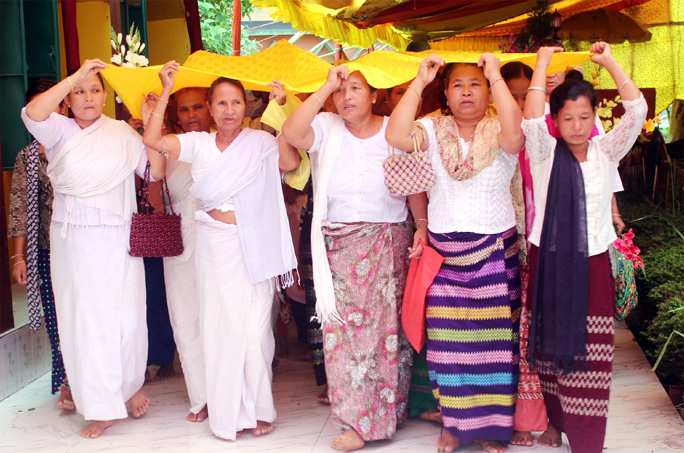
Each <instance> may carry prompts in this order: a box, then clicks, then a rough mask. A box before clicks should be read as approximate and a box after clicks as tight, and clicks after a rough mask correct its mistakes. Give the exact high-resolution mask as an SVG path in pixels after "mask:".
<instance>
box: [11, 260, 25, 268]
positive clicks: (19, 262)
mask: <svg viewBox="0 0 684 453" xmlns="http://www.w3.org/2000/svg"><path fill="white" fill-rule="evenodd" d="M25 262H26V261H17V262H16V263H14V264H13V265H12V267H14V266H16V265H17V264H21V263H25Z"/></svg>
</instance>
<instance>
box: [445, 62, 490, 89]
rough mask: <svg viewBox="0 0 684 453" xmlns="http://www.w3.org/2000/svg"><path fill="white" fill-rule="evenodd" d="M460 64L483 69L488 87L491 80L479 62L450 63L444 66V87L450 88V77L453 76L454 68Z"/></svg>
mask: <svg viewBox="0 0 684 453" xmlns="http://www.w3.org/2000/svg"><path fill="white" fill-rule="evenodd" d="M459 66H472V67H473V68H477V69H479V70H480V71H482V76H483V77H484V79H485V81H486V82H487V87H489V80H488V79H487V77H485V76H484V70H483V69H482V68H481V67H479V66H478V65H477V63H449V64H447V65H446V67H445V68H444V88H447V89H448V88H449V77H451V73H452V72H454V69H456V68H457V67H459Z"/></svg>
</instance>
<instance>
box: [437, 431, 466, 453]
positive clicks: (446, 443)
mask: <svg viewBox="0 0 684 453" xmlns="http://www.w3.org/2000/svg"><path fill="white" fill-rule="evenodd" d="M460 445H461V443H460V442H459V441H458V437H456V436H454V435H453V434H451V433H450V432H449V430H448V429H445V430H443V431H442V435H441V436H439V437H438V438H437V451H440V452H446V453H451V452H452V451H454V450H456V449H457V448H458V447H459V446H460Z"/></svg>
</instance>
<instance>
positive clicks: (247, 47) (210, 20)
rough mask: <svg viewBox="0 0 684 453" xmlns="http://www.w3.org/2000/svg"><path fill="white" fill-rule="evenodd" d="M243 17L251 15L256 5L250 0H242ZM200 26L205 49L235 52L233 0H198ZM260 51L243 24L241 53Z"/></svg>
mask: <svg viewBox="0 0 684 453" xmlns="http://www.w3.org/2000/svg"><path fill="white" fill-rule="evenodd" d="M241 2H242V17H249V15H250V14H251V13H252V11H254V7H253V6H252V3H251V2H250V1H249V0H241ZM197 5H198V7H199V14H200V27H201V29H202V42H203V44H204V50H207V51H209V52H214V53H218V54H222V55H232V54H233V32H232V26H233V25H232V24H233V0H198V2H197ZM258 51H259V48H258V45H257V43H256V42H254V41H252V40H251V39H249V34H248V32H247V29H246V28H245V27H244V26H243V27H242V33H241V38H240V54H241V55H251V54H253V53H256V52H258Z"/></svg>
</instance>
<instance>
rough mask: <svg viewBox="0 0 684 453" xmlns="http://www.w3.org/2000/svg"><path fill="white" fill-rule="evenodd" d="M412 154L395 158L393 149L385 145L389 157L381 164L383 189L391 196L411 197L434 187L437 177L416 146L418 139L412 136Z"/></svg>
mask: <svg viewBox="0 0 684 453" xmlns="http://www.w3.org/2000/svg"><path fill="white" fill-rule="evenodd" d="M412 139H413V152H412V153H407V154H406V155H404V156H395V155H394V148H392V147H391V146H390V145H389V144H388V145H387V154H388V155H389V157H388V158H387V159H385V161H384V162H383V163H382V168H383V169H384V170H385V187H387V190H389V191H390V193H391V194H392V195H401V196H407V195H413V194H416V193H420V192H427V191H428V190H430V189H432V186H434V185H435V182H436V181H437V177H436V176H435V169H434V168H432V164H431V163H430V159H429V158H428V155H427V152H426V151H422V150H421V149H420V146H419V145H418V137H416V136H412Z"/></svg>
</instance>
